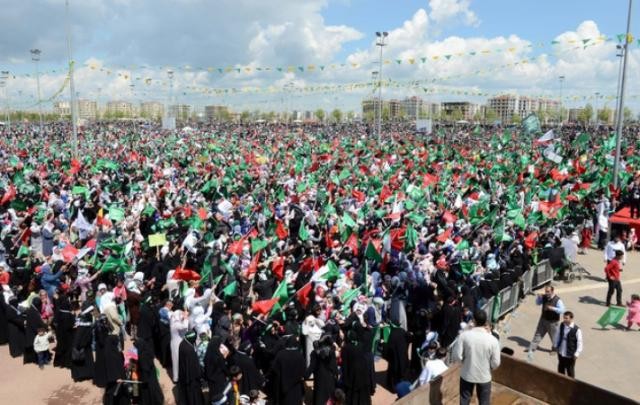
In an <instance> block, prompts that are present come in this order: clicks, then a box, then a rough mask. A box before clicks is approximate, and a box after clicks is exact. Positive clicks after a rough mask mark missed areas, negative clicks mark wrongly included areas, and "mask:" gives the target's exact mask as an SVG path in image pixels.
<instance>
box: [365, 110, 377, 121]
mask: <svg viewBox="0 0 640 405" xmlns="http://www.w3.org/2000/svg"><path fill="white" fill-rule="evenodd" d="M363 118H364V120H365V122H373V120H374V119H375V118H376V115H375V113H374V112H373V111H367V112H366V113H364V117H363Z"/></svg>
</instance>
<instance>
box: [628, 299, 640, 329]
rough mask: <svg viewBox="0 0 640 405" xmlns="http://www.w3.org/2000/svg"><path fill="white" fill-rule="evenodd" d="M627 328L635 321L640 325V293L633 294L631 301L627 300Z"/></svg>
mask: <svg viewBox="0 0 640 405" xmlns="http://www.w3.org/2000/svg"><path fill="white" fill-rule="evenodd" d="M627 307H628V309H627V311H628V313H627V330H631V326H633V324H634V323H635V324H636V325H638V326H640V295H638V294H632V295H631V301H629V302H627Z"/></svg>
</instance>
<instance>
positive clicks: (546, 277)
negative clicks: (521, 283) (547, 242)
mask: <svg viewBox="0 0 640 405" xmlns="http://www.w3.org/2000/svg"><path fill="white" fill-rule="evenodd" d="M532 270H533V281H532V282H531V289H532V290H535V289H536V288H538V287H541V286H543V285H545V284H547V283H549V282H551V281H553V269H552V268H551V265H550V264H549V260H547V259H545V260H542V261H541V262H539V263H538V265H537V266H536V267H534V268H532Z"/></svg>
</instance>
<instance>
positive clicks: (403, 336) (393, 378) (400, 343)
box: [385, 324, 409, 391]
mask: <svg viewBox="0 0 640 405" xmlns="http://www.w3.org/2000/svg"><path fill="white" fill-rule="evenodd" d="M408 353H409V336H408V334H407V332H405V330H404V329H402V328H400V327H399V326H398V325H394V324H391V332H390V333H389V338H388V340H387V343H386V345H385V359H386V360H387V362H388V363H389V366H388V367H387V388H388V389H390V390H392V391H395V386H396V384H397V383H399V382H400V381H403V380H404V378H405V377H406V373H407V370H408V369H409V354H408Z"/></svg>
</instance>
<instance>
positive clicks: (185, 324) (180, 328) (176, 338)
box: [170, 310, 189, 383]
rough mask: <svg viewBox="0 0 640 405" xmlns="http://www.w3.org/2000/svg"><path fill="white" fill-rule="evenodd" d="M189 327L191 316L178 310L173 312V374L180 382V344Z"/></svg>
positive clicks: (174, 379) (171, 325)
mask: <svg viewBox="0 0 640 405" xmlns="http://www.w3.org/2000/svg"><path fill="white" fill-rule="evenodd" d="M188 328H189V316H188V315H186V314H185V312H183V311H180V310H177V311H174V312H173V313H172V314H171V324H170V330H171V376H172V378H173V382H174V383H175V382H178V362H179V360H180V344H181V343H182V338H183V337H184V335H185V334H186V333H187V330H188Z"/></svg>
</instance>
